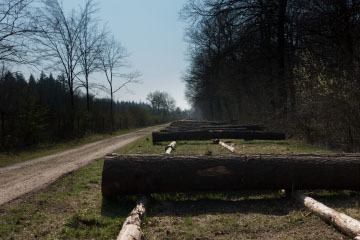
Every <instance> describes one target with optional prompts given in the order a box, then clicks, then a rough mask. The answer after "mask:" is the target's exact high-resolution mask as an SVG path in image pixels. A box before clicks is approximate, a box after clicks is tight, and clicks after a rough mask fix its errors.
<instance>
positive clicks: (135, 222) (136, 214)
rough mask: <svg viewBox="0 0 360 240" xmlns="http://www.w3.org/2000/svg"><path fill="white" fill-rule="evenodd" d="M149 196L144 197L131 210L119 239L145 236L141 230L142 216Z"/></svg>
mask: <svg viewBox="0 0 360 240" xmlns="http://www.w3.org/2000/svg"><path fill="white" fill-rule="evenodd" d="M147 202H148V197H145V196H144V197H143V198H142V199H141V200H140V201H138V203H137V205H136V207H135V208H134V209H133V210H132V211H131V213H130V214H129V216H128V217H127V218H126V220H125V222H124V224H123V226H122V228H121V231H120V233H119V235H118V237H117V240H140V239H142V238H143V235H144V234H143V232H142V231H141V228H140V226H141V218H142V217H143V215H144V214H145V210H146V205H147Z"/></svg>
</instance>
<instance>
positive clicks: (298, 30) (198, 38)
mask: <svg viewBox="0 0 360 240" xmlns="http://www.w3.org/2000/svg"><path fill="white" fill-rule="evenodd" d="M181 17H182V18H183V19H184V20H185V21H187V23H188V28H187V32H186V39H187V41H188V42H189V52H188V58H189V60H190V63H191V64H190V67H189V68H188V70H187V72H186V74H185V75H184V80H185V82H186V86H187V92H186V96H187V99H188V100H189V102H190V103H191V104H192V106H193V108H194V109H195V112H196V114H197V117H199V118H204V119H212V120H230V121H231V120H240V121H242V122H250V123H265V124H266V125H268V126H271V127H272V128H274V129H280V130H284V131H286V132H287V133H288V134H289V135H290V136H291V135H297V136H300V137H306V138H307V139H308V140H310V141H317V142H323V143H326V144H329V145H331V146H333V147H341V148H344V149H345V150H352V147H356V146H359V144H360V139H359V134H360V121H359V119H360V105H359V104H360V88H359V87H360V71H359V70H360V68H359V61H360V58H359V56H360V55H359V53H360V52H359V50H360V1H358V0H351V1H350V0H337V1H333V0H319V1H311V0H276V1H268V0H189V1H188V2H187V4H186V5H185V7H184V8H183V10H182V11H181Z"/></svg>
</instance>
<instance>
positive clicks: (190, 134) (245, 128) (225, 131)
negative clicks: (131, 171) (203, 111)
mask: <svg viewBox="0 0 360 240" xmlns="http://www.w3.org/2000/svg"><path fill="white" fill-rule="evenodd" d="M264 129H265V127H264V126H262V125H258V124H253V125H235V124H230V123H226V122H210V121H190V120H181V121H176V122H173V123H171V124H170V126H169V127H167V128H165V129H163V130H161V131H160V132H153V133H152V137H153V144H156V143H157V142H163V141H177V140H210V139H215V138H217V139H245V140H254V139H260V140H284V139H285V134H284V133H275V132H266V131H264Z"/></svg>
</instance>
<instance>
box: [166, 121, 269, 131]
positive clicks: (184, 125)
mask: <svg viewBox="0 0 360 240" xmlns="http://www.w3.org/2000/svg"><path fill="white" fill-rule="evenodd" d="M177 128H178V129H180V130H191V129H196V128H203V129H207V128H221V129H223V128H224V129H227V128H230V129H233V128H240V129H247V130H253V131H262V130H264V128H265V127H264V126H263V125H259V124H249V125H237V124H229V123H225V122H191V123H186V122H183V121H178V122H173V123H171V124H170V126H169V127H168V128H167V129H177Z"/></svg>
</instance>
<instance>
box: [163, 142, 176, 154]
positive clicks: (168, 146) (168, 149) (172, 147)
mask: <svg viewBox="0 0 360 240" xmlns="http://www.w3.org/2000/svg"><path fill="white" fill-rule="evenodd" d="M175 146H176V142H175V141H172V142H171V143H170V144H169V145H167V146H166V147H165V153H166V154H170V153H171V152H172V150H174V149H175Z"/></svg>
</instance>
